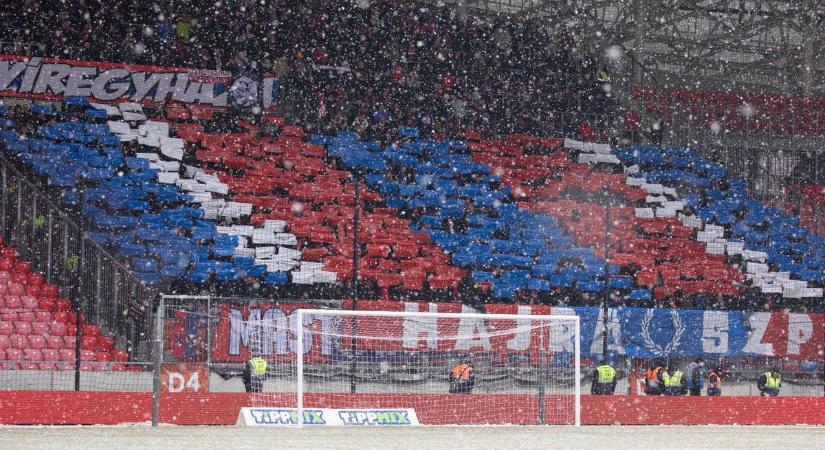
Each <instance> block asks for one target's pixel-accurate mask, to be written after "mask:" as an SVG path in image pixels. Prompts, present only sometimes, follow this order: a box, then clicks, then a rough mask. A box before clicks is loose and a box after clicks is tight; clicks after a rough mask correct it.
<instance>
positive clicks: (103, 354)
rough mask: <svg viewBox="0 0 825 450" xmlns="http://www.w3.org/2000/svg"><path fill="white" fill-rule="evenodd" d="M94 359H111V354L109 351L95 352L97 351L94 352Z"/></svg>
mask: <svg viewBox="0 0 825 450" xmlns="http://www.w3.org/2000/svg"><path fill="white" fill-rule="evenodd" d="M95 361H101V362H109V361H112V354H111V353H109V352H97V353H95Z"/></svg>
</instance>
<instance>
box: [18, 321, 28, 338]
mask: <svg viewBox="0 0 825 450" xmlns="http://www.w3.org/2000/svg"><path fill="white" fill-rule="evenodd" d="M14 332H15V333H17V334H22V335H25V336H28V335H30V334H32V324H31V322H21V321H17V322H14Z"/></svg>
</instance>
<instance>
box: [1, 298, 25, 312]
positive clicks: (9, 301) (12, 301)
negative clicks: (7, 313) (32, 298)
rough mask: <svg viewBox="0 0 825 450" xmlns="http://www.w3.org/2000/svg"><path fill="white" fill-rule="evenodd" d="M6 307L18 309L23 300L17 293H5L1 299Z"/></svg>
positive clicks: (21, 305)
mask: <svg viewBox="0 0 825 450" xmlns="http://www.w3.org/2000/svg"><path fill="white" fill-rule="evenodd" d="M3 300H4V302H3V303H4V304H5V306H6V308H9V309H20V308H22V307H23V302H22V301H21V300H20V296H19V295H6V297H5V298H4V299H3Z"/></svg>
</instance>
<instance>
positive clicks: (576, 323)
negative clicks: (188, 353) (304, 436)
mask: <svg viewBox="0 0 825 450" xmlns="http://www.w3.org/2000/svg"><path fill="white" fill-rule="evenodd" d="M295 314H296V320H295V342H296V346H295V347H296V349H303V348H304V333H303V326H304V325H303V323H304V316H305V315H307V314H311V315H314V316H339V317H388V318H402V317H417V318H430V319H484V320H516V321H528V320H529V321H549V322H564V321H568V322H572V323H573V327H574V333H575V334H574V336H575V338H574V389H575V412H574V414H575V423H574V425H575V426H577V427H578V426H580V425H581V356H580V355H581V324H580V318H579V316H576V315H524V314H484V313H433V312H418V311H357V310H335V309H297V310H296V311H295ZM296 353H297V354H296V369H297V384H296V396H297V398H296V400H297V404H296V406H297V408H296V412H297V417H296V418H297V426H298V427H302V426H303V424H304V354H303V352H302V351H300V350H299V351H297V352H296Z"/></svg>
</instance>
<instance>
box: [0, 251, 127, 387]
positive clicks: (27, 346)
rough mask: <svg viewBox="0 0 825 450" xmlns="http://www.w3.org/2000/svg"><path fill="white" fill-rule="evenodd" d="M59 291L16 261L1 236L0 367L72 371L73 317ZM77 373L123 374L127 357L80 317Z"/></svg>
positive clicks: (22, 262) (95, 327)
mask: <svg viewBox="0 0 825 450" xmlns="http://www.w3.org/2000/svg"><path fill="white" fill-rule="evenodd" d="M59 291H60V290H59V288H58V287H57V286H56V285H54V284H51V283H46V282H45V279H44V277H43V275H42V274H40V273H36V272H32V271H31V265H30V264H29V263H27V262H25V261H20V260H19V259H18V257H17V252H16V250H15V249H14V248H13V247H8V246H6V245H5V239H2V238H0V293H2V296H0V299H1V300H0V368H2V369H4V370H73V369H74V368H75V359H76V358H75V349H76V339H78V337H77V336H78V334H77V330H78V327H77V322H76V318H77V315H76V314H75V313H74V311H73V310H72V304H71V302H70V301H69V300H68V299H66V298H64V297H61V296H60V292H59ZM80 320H81V323H80V327H79V329H80V332H81V334H80V336H81V337H80V339H81V341H80V349H81V350H80V361H81V363H80V370H82V371H101V370H116V371H122V370H126V366H125V365H123V364H122V363H124V362H126V361H128V359H129V355H128V354H127V353H126V352H125V351H124V350H119V349H116V348H115V344H114V339H113V338H112V337H111V336H105V335H102V334H101V332H100V327H98V326H97V325H95V324H91V323H86V318H85V316H81V318H80Z"/></svg>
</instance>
